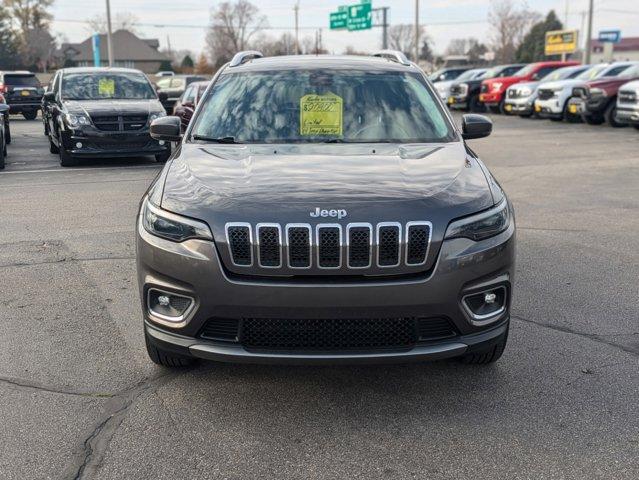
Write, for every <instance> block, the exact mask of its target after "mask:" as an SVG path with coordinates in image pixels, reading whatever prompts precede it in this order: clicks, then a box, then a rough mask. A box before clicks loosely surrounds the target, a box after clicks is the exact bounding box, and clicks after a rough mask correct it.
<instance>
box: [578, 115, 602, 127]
mask: <svg viewBox="0 0 639 480" xmlns="http://www.w3.org/2000/svg"><path fill="white" fill-rule="evenodd" d="M582 118H583V121H584V122H586V123H587V124H588V125H601V124H602V123H604V122H605V119H604V118H603V117H602V116H600V115H596V116H593V115H584V116H583V117H582Z"/></svg>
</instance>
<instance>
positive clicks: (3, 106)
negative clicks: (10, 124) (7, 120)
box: [0, 103, 9, 113]
mask: <svg viewBox="0 0 639 480" xmlns="http://www.w3.org/2000/svg"><path fill="white" fill-rule="evenodd" d="M8 111H9V105H7V104H6V103H0V113H6V112H8Z"/></svg>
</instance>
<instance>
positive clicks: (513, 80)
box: [484, 77, 526, 86]
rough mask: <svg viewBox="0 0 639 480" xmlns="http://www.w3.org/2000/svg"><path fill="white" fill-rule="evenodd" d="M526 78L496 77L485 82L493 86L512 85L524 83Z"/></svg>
mask: <svg viewBox="0 0 639 480" xmlns="http://www.w3.org/2000/svg"><path fill="white" fill-rule="evenodd" d="M524 80H526V77H495V78H488V79H486V80H484V82H485V83H487V84H489V85H492V84H493V83H501V84H503V85H506V86H508V85H512V84H514V83H519V82H523V81H524Z"/></svg>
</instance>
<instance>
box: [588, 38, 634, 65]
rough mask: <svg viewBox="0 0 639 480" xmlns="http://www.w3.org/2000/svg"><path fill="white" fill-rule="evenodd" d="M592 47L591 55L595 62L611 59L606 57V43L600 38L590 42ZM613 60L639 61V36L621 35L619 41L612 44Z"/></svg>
mask: <svg viewBox="0 0 639 480" xmlns="http://www.w3.org/2000/svg"><path fill="white" fill-rule="evenodd" d="M590 48H592V51H591V52H590V57H591V59H592V62H593V63H599V62H605V61H608V60H609V58H606V57H607V55H606V52H605V47H604V44H603V43H602V42H600V41H599V40H597V39H593V40H592V41H591V42H590ZM612 60H614V61H617V62H622V61H639V37H625V38H624V37H621V40H620V41H619V43H614V44H612Z"/></svg>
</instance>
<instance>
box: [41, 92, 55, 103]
mask: <svg viewBox="0 0 639 480" xmlns="http://www.w3.org/2000/svg"><path fill="white" fill-rule="evenodd" d="M42 100H44V101H45V102H55V92H45V94H44V95H43V96H42Z"/></svg>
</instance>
